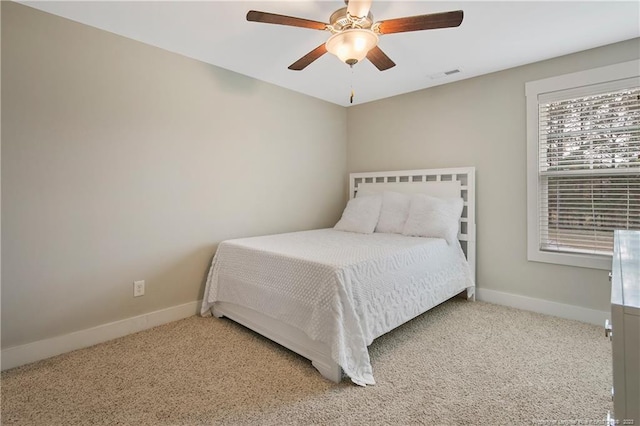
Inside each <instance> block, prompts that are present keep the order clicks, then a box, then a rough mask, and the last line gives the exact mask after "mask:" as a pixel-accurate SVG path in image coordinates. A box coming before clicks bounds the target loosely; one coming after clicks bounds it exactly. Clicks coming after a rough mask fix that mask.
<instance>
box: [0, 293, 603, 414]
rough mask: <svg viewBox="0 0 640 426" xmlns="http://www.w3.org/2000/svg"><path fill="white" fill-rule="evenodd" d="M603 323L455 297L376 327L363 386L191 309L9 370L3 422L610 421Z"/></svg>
mask: <svg viewBox="0 0 640 426" xmlns="http://www.w3.org/2000/svg"><path fill="white" fill-rule="evenodd" d="M603 334H604V333H603V330H602V329H601V328H599V327H596V326H592V325H587V324H583V323H579V322H575V321H568V320H563V319H558V318H553V317H547V316H543V315H538V314H534V313H530V312H525V311H519V310H515V309H511V308H506V307H502V306H497V305H492V304H488V303H483V302H475V303H473V302H466V301H463V300H452V301H449V302H447V303H445V304H443V305H441V306H439V307H437V308H435V309H434V310H432V311H430V312H428V313H426V314H424V315H422V316H420V317H418V318H417V319H415V320H413V321H411V322H409V323H408V324H405V325H404V326H402V327H400V328H398V329H396V330H394V331H393V332H391V333H389V334H387V335H385V336H383V337H381V338H379V339H377V340H376V341H375V342H374V343H373V345H372V346H371V347H370V352H371V358H372V364H373V368H374V374H375V378H376V380H377V385H376V386H368V387H366V388H362V387H358V386H356V385H353V384H352V383H351V382H350V381H349V380H348V379H344V380H343V381H342V383H340V384H334V383H331V382H328V381H326V380H325V379H323V378H322V377H321V376H320V375H319V374H318V373H317V372H316V371H315V370H314V369H313V367H311V364H310V363H309V362H308V361H307V360H305V359H304V358H301V357H299V356H298V355H296V354H293V353H292V352H290V351H288V350H286V349H283V348H282V347H280V346H278V345H276V344H274V343H272V342H270V341H268V340H266V339H264V338H262V337H260V336H258V335H256V334H254V333H253V332H251V331H248V330H246V329H244V328H243V327H241V326H239V325H237V324H235V323H232V322H231V321H229V320H226V319H225V320H219V319H215V318H200V317H191V318H187V319H185V320H182V321H178V322H175V323H171V324H167V325H164V326H161V327H157V328H154V329H152V330H148V331H144V332H141V333H137V334H135V335H131V336H127V337H124V338H121V339H117V340H114V341H111V342H107V343H104V344H100V345H97V346H94V347H91V348H87V349H83V350H79V351H75V352H72V353H69V354H65V355H61V356H58V357H55V358H52V359H49V360H45V361H41V362H38V363H35V364H31V365H28V366H24V367H20V368H16V369H13V370H9V371H6V372H4V373H2V383H1V385H2V424H4V425H13V424H17V425H217V424H250V425H280V424H301V425H307V424H328V425H341V424H353V425H369V424H394V425H395V424H425V425H536V424H538V425H552V424H604V418H605V417H606V414H607V410H610V409H612V404H611V394H610V389H611V381H612V379H611V367H610V362H611V361H610V357H611V351H610V344H609V341H608V339H606V338H605V337H604V336H603ZM580 422H582V423H580Z"/></svg>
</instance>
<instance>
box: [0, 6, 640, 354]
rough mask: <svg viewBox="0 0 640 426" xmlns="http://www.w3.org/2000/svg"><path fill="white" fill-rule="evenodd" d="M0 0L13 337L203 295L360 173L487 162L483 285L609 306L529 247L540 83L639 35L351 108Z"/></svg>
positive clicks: (326, 212)
mask: <svg viewBox="0 0 640 426" xmlns="http://www.w3.org/2000/svg"><path fill="white" fill-rule="evenodd" d="M1 3H2V15H1V16H2V58H1V60H2V82H1V83H2V88H3V91H2V155H1V159H2V164H1V166H2V167H1V171H2V206H1V207H2V231H3V232H2V266H3V268H2V305H1V314H2V347H3V348H8V347H12V346H15V345H20V344H23V343H28V342H33V341H37V340H41V339H45V338H49V337H54V336H57V335H62V334H66V333H70V332H73V331H76V330H83V329H87V328H89V327H92V326H96V325H100V324H105V323H108V322H111V321H116V320H119V319H124V318H129V317H132V316H135V315H140V314H143V313H147V312H151V311H154V310H158V309H162V308H165V307H171V306H176V305H179V304H181V303H186V302H192V301H195V300H197V299H198V298H200V297H201V295H202V290H203V284H204V279H205V274H206V273H207V268H208V265H209V263H210V260H211V256H212V255H213V253H214V251H215V247H216V244H217V243H218V242H220V241H221V240H223V239H226V238H232V237H240V236H248V235H260V234H268V233H276V232H284V231H291V230H301V229H310V228H317V227H324V226H331V225H333V224H334V223H335V221H336V220H337V218H338V217H339V215H340V212H341V209H342V208H343V206H344V201H345V195H346V187H347V182H346V174H347V171H349V172H358V171H373V170H393V169H412V168H430V167H449V166H468V165H473V166H476V167H477V180H478V204H477V208H478V218H477V221H478V223H477V225H478V235H477V236H478V285H479V287H480V288H483V289H492V290H498V291H503V292H507V293H514V294H519V295H523V296H530V297H535V298H541V299H547V300H551V301H555V302H560V303H567V304H572V305H577V306H582V307H586V308H593V309H598V310H607V309H608V307H607V302H608V298H609V288H608V285H607V279H606V271H598V270H591V269H580V268H572V267H564V266H555V265H548V264H541V263H531V262H527V260H526V210H525V209H526V193H525V190H526V184H525V178H526V176H525V175H526V173H525V165H526V158H525V145H526V142H525V111H524V107H525V102H524V83H525V82H527V81H531V80H537V79H540V78H545V77H549V76H554V75H558V74H564V73H568V72H574V71H579V70H584V69H589V68H593V67H597V66H602V65H607V64H611V63H616V62H622V61H627V60H631V59H636V58H638V57H639V56H640V55H639V53H638V52H639V40H637V39H636V40H633V41H628V42H624V43H618V44H615V45H612V46H607V47H603V48H599V49H594V50H592V51H587V52H583V53H579V54H575V55H571V56H567V57H562V58H557V59H553V60H550V61H545V62H541V63H537V64H533V65H528V66H524V67H520V68H516V69H512V70H507V71H504V72H500V73H495V74H491V75H487V76H483V77H478V78H474V79H470V80H465V81H461V82H458V83H453V84H449V85H445V86H440V87H437V88H433V89H428V90H424V91H420V92H415V93H410V94H406V95H402V96H398V97H394V98H390V99H386V100H382V101H379V102H373V103H370V104H365V105H361V106H355V107H351V108H349V109H348V110H347V109H345V108H342V107H339V106H335V105H331V104H328V103H325V102H322V101H319V100H316V99H313V98H310V97H307V96H303V95H300V94H296V93H294V92H291V91H288V90H284V89H281V88H278V87H275V86H272V85H269V84H266V83H262V82H259V81H257V80H254V79H251V78H248V77H244V76H241V75H238V74H235V73H232V72H229V71H225V70H222V69H219V68H216V67H213V66H210V65H207V64H204V63H201V62H198V61H195V60H191V59H188V58H185V57H182V56H179V55H176V54H172V53H169V52H166V51H163V50H161V49H157V48H154V47H151V46H148V45H144V44H142V43H138V42H135V41H132V40H129V39H126V38H123V37H119V36H116V35H113V34H110V33H107V32H103V31H100V30H96V29H93V28H90V27H87V26H83V25H80V24H76V23H73V22H71V21H68V20H64V19H62V18H58V17H55V16H52V15H48V14H45V13H43V12H39V11H37V10H34V9H31V8H28V7H26V6H22V5H19V4H15V3H9V2H1ZM347 159H348V161H347ZM139 279H145V280H146V281H147V291H146V295H145V296H144V297H141V298H135V299H134V298H133V297H132V282H133V280H139Z"/></svg>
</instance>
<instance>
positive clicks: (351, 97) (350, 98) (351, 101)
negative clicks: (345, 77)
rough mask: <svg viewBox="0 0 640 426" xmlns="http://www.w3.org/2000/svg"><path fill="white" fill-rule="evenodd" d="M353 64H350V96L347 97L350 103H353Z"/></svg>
mask: <svg viewBox="0 0 640 426" xmlns="http://www.w3.org/2000/svg"><path fill="white" fill-rule="evenodd" d="M353 95H354V92H353V65H352V66H351V96H350V97H349V103H350V104H352V103H353Z"/></svg>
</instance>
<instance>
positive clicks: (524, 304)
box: [0, 288, 610, 371]
mask: <svg viewBox="0 0 640 426" xmlns="http://www.w3.org/2000/svg"><path fill="white" fill-rule="evenodd" d="M476 297H477V299H478V300H482V301H485V302H489V303H495V304H498V305H505V306H511V307H513V308H518V309H524V310H526V311H533V312H538V313H541V314H546V315H553V316H556V317H561V318H567V319H572V320H577V321H582V322H586V323H589V324H595V325H604V321H605V320H606V319H607V318H610V313H609V312H607V311H598V310H595V309H588V308H582V307H579V306H573V305H566V304H563V303H557V302H551V301H548V300H543V299H535V298H532V297H526V296H519V295H516V294H511V293H504V292H501V291H496V290H489V289H483V288H476ZM201 303H202V302H201V301H196V302H189V303H185V304H183V305H178V306H172V307H170V308H166V309H161V310H159V311H155V312H150V313H148V314H144V315H139V316H136V317H132V318H127V319H124V320H120V321H115V322H112V323H108V324H103V325H99V326H97V327H93V328H88V329H86V330H81V331H76V332H74V333H69V334H65V335H63V336H58V337H52V338H50V339H44V340H39V341H37V342H33V343H27V344H25V345H20V346H14V347H11V348H7V349H4V350H2V354H1V357H0V359H1V363H2V370H3V371H4V370H7V369H9V368H14V367H19V366H21V365H25V364H29V363H32V362H35V361H39V360H42V359H46V358H50V357H52V356H55V355H60V354H63V353H66V352H70V351H74V350H76V349H82V348H86V347H88V346H93V345H96V344H98V343H102V342H106V341H108V340H112V339H116V338H118V337H122V336H126V335H128V334H132V333H137V332H138V331H142V330H146V329H149V328H152V327H156V326H158V325H162V324H166V323H169V322H172V321H177V320H180V319H183V318H187V317H190V316H193V315H197V314H198V313H199V312H200V304H201Z"/></svg>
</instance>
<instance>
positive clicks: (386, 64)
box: [367, 46, 396, 71]
mask: <svg viewBox="0 0 640 426" xmlns="http://www.w3.org/2000/svg"><path fill="white" fill-rule="evenodd" d="M367 59H368V60H369V61H370V62H371V63H372V64H373V65H375V66H376V68H378V69H379V70H380V71H385V70H388V69H389V68H393V67H395V66H396V64H395V62H393V61H392V60H391V59H389V57H388V56H387V55H386V54H385V53H384V52H383V51H382V49H380V48H379V47H378V46H376V47H374V48H373V49H371V50H370V51H369V53H367Z"/></svg>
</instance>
